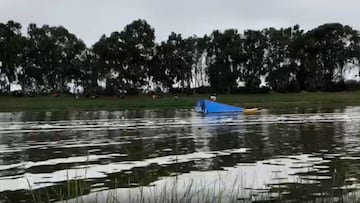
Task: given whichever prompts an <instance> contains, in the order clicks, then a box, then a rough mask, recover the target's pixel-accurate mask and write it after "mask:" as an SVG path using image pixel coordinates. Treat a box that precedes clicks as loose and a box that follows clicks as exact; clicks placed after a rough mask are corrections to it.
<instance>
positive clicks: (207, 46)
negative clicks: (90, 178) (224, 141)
mask: <svg viewBox="0 0 360 203" xmlns="http://www.w3.org/2000/svg"><path fill="white" fill-rule="evenodd" d="M154 33H155V31H154V29H153V28H152V27H151V26H150V25H149V24H148V23H147V22H146V21H145V20H136V21H134V22H132V23H131V24H129V25H127V26H126V27H125V28H124V29H123V30H121V31H115V32H113V33H111V34H110V36H105V35H103V36H102V37H101V38H100V39H99V41H97V42H96V43H95V44H94V45H92V46H91V47H87V46H86V45H85V44H84V42H83V41H82V40H80V39H79V38H77V37H76V36H75V35H74V34H72V33H70V32H69V31H68V30H67V29H66V28H64V27H62V26H58V27H51V26H49V25H43V26H42V27H38V26H37V25H35V24H30V25H29V26H28V30H27V35H24V34H23V33H21V25H20V24H19V23H17V22H14V21H8V22H7V23H0V61H1V62H2V64H1V68H0V88H1V90H0V91H1V92H3V93H6V92H9V91H10V83H17V84H19V85H21V87H22V94H31V95H32V94H40V93H42V94H48V93H54V92H56V93H66V92H68V91H69V88H68V87H67V84H68V83H70V82H72V83H74V84H75V85H76V86H81V87H83V89H84V93H85V94H86V95H100V94H102V95H115V94H125V93H126V94H137V93H138V92H139V91H140V89H141V88H144V87H150V86H151V87H152V88H148V89H153V90H156V89H162V90H164V89H165V90H167V91H169V92H171V93H178V92H183V93H189V94H191V93H193V92H194V91H195V92H198V93H210V92H216V93H264V92H268V90H269V89H272V90H274V91H278V92H298V91H301V90H307V91H318V90H321V91H338V90H353V89H358V88H359V84H358V82H356V81H349V82H347V81H345V78H344V73H345V72H346V71H348V70H350V69H351V68H353V67H356V66H358V65H359V57H360V41H359V32H358V31H357V30H354V29H353V28H351V27H350V26H344V25H341V24H338V23H333V24H324V25H321V26H319V27H317V28H315V29H313V30H309V31H307V32H305V31H303V30H301V29H300V28H299V26H298V25H295V26H294V27H289V28H282V29H275V28H267V29H263V30H246V31H244V32H243V33H239V32H238V31H237V30H236V29H227V30H225V31H219V30H215V31H213V32H212V33H211V34H209V35H205V36H203V37H197V36H192V37H188V38H183V37H182V36H181V34H177V33H171V34H170V35H169V37H168V40H167V41H163V42H161V43H156V42H155V34H154ZM262 79H263V80H265V82H266V84H267V86H266V87H263V88H260V84H261V80H262ZM99 81H103V82H104V83H106V87H105V88H104V87H101V86H99ZM240 81H242V84H243V85H242V86H241V85H240ZM174 87H176V88H174Z"/></svg>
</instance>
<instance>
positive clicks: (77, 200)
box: [31, 177, 360, 203]
mask: <svg viewBox="0 0 360 203" xmlns="http://www.w3.org/2000/svg"><path fill="white" fill-rule="evenodd" d="M172 180H173V181H171V182H166V183H165V184H159V185H152V186H139V187H136V188H118V189H113V190H105V191H98V192H92V193H90V187H89V185H88V184H86V182H85V181H84V180H71V181H67V183H66V187H64V188H62V189H60V190H47V191H44V192H43V193H42V194H41V193H39V192H35V191H31V196H32V201H33V202H34V203H42V202H58V203H205V202H206V203H221V202H225V203H235V202H236V203H250V202H279V203H280V202H305V203H333V202H337V203H348V202H349V203H357V202H360V192H356V191H355V192H350V193H347V194H345V195H340V196H336V197H335V196H332V195H331V194H327V196H321V195H326V194H321V195H320V196H319V197H314V198H312V199H311V200H309V199H306V198H304V199H303V198H302V197H300V198H291V197H287V198H285V196H286V192H284V193H283V192H281V191H274V190H268V191H254V190H251V189H246V188H244V187H241V184H242V183H241V180H239V179H234V180H227V179H220V181H219V182H212V183H210V184H209V183H207V182H196V181H194V180H190V181H189V182H183V184H178V183H177V177H172ZM115 182H116V181H115ZM223 184H228V187H223ZM115 188H117V187H116V185H115ZM284 194H285V195H284Z"/></svg>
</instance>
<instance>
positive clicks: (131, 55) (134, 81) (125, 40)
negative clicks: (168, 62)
mask: <svg viewBox="0 0 360 203" xmlns="http://www.w3.org/2000/svg"><path fill="white" fill-rule="evenodd" d="M120 39H121V41H122V45H123V51H124V60H123V64H122V65H123V68H124V70H125V73H124V79H125V80H126V82H127V85H129V86H131V87H132V88H138V87H140V86H142V85H144V84H146V78H147V77H148V75H147V73H148V72H149V68H150V64H151V59H152V57H153V56H154V52H155V42H154V40H155V34H154V29H153V28H152V27H151V26H150V25H149V24H148V23H147V22H146V21H145V20H136V21H134V22H132V23H131V24H129V25H127V26H126V27H125V29H124V30H123V31H122V32H120Z"/></svg>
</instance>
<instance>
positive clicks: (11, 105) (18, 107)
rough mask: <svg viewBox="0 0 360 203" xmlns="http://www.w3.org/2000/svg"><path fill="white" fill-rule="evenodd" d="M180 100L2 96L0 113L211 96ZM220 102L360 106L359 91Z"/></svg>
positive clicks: (153, 104) (189, 103)
mask: <svg viewBox="0 0 360 203" xmlns="http://www.w3.org/2000/svg"><path fill="white" fill-rule="evenodd" d="M178 97H179V98H178V99H177V100H175V99H174V97H173V96H171V95H166V96H164V97H163V98H161V99H152V98H151V97H150V96H148V95H139V96H128V97H126V98H123V99H120V98H117V97H100V98H97V99H90V98H80V99H75V97H73V96H69V95H63V96H61V97H53V96H37V97H13V96H0V111H3V112H4V111H26V110H34V111H45V110H46V111H47V110H125V109H188V108H193V106H194V105H195V103H196V101H197V100H198V99H201V98H208V97H209V95H208V94H201V95H200V94H196V95H190V96H189V95H178ZM217 101H219V102H223V103H227V104H232V105H237V106H242V107H245V108H250V107H260V108H267V109H278V108H303V107H304V108H306V107H309V108H311V107H319V106H321V107H342V106H357V105H360V91H354V92H301V93H288V94H280V93H274V92H272V93H270V94H240V95H218V97H217Z"/></svg>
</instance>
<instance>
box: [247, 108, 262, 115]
mask: <svg viewBox="0 0 360 203" xmlns="http://www.w3.org/2000/svg"><path fill="white" fill-rule="evenodd" d="M258 111H259V109H258V108H251V109H244V110H243V113H244V114H245V115H253V114H256V113H257V112H258Z"/></svg>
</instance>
